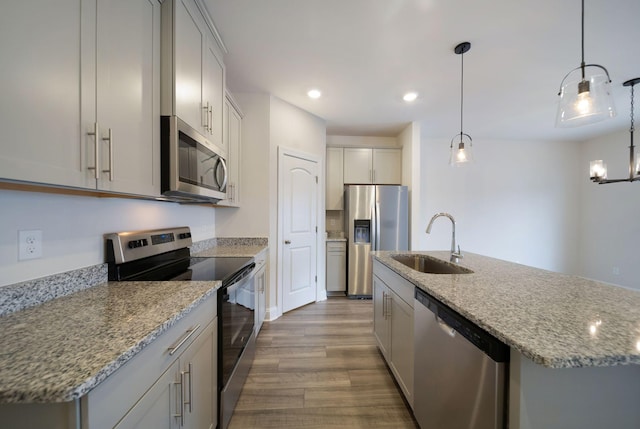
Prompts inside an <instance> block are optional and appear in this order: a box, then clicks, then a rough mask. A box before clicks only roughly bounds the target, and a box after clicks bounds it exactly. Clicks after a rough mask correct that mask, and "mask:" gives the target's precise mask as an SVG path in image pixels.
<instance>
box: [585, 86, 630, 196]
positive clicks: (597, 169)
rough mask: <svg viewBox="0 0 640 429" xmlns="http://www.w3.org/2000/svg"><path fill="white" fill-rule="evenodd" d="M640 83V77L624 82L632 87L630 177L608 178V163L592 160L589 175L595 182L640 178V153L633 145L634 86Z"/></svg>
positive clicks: (602, 182)
mask: <svg viewBox="0 0 640 429" xmlns="http://www.w3.org/2000/svg"><path fill="white" fill-rule="evenodd" d="M637 83H640V77H637V78H635V79H631V80H628V81H626V82H625V83H623V84H622V85H623V86H630V87H631V127H630V128H629V134H630V135H631V144H630V145H629V178H628V179H607V165H606V164H605V163H604V162H602V160H601V159H598V160H595V161H591V165H590V168H589V175H590V177H591V180H592V181H593V182H594V183H598V184H600V185H603V184H605V183H617V182H636V181H639V180H640V154H635V153H634V150H635V147H634V145H633V131H634V120H633V87H634V85H635V84H637Z"/></svg>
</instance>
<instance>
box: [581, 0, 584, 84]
mask: <svg viewBox="0 0 640 429" xmlns="http://www.w3.org/2000/svg"><path fill="white" fill-rule="evenodd" d="M581 40H582V62H581V63H580V68H581V69H582V80H584V67H585V64H584V0H582V37H581Z"/></svg>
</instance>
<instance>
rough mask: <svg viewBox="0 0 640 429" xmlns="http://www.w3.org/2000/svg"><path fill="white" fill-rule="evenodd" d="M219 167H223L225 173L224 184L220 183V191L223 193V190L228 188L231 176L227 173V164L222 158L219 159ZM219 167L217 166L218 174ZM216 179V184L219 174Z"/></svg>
mask: <svg viewBox="0 0 640 429" xmlns="http://www.w3.org/2000/svg"><path fill="white" fill-rule="evenodd" d="M217 164H218V165H222V171H224V176H223V177H224V178H223V180H222V184H220V182H218V186H219V187H220V191H222V190H223V189H225V188H226V187H227V180H228V179H229V174H228V171H227V163H226V162H225V161H224V159H223V158H222V157H218V163H217ZM218 165H217V166H216V172H217V171H218ZM215 179H216V182H217V181H218V176H217V174H216V175H215Z"/></svg>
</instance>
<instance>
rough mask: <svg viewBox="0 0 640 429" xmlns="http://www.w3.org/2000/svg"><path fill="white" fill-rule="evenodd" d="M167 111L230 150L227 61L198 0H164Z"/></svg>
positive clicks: (164, 101) (164, 108) (163, 106)
mask: <svg viewBox="0 0 640 429" xmlns="http://www.w3.org/2000/svg"><path fill="white" fill-rule="evenodd" d="M162 20H163V24H162V27H163V34H162V37H163V39H162V58H163V59H162V62H163V63H162V94H161V97H162V102H161V111H162V115H176V116H178V117H179V118H180V119H182V120H183V121H185V122H186V123H187V124H188V125H189V126H190V127H192V128H193V129H195V130H196V131H198V132H199V133H200V134H202V135H203V136H204V137H205V138H206V139H207V140H208V141H209V142H211V143H213V144H214V145H216V146H217V147H219V148H221V149H222V150H223V152H224V153H225V154H226V152H227V148H226V147H225V144H224V141H223V135H222V134H223V133H222V127H223V109H224V63H223V61H222V48H221V47H220V46H219V45H218V43H217V41H216V39H215V38H214V36H213V33H212V31H211V29H210V27H209V25H208V24H207V20H206V19H205V16H204V15H203V12H202V9H201V6H199V3H197V2H196V1H195V0H167V1H165V2H164V3H163V5H162Z"/></svg>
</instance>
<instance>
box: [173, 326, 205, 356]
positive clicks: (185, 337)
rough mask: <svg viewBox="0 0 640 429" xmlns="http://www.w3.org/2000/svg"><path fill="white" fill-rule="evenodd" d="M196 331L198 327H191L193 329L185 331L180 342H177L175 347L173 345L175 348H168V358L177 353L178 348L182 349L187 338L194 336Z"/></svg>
mask: <svg viewBox="0 0 640 429" xmlns="http://www.w3.org/2000/svg"><path fill="white" fill-rule="evenodd" d="M198 329H200V325H196V326H195V327H193V328H191V329H188V330H187V332H186V333H185V335H184V337H183V338H182V339H181V340H180V342H178V344H177V345H175V346H171V347H169V348H168V349H167V350H169V356H173V354H174V353H175V352H177V351H178V349H179V348H180V347H182V345H183V344H184V343H186V342H187V340H188V339H189V338H191V336H192V335H193V334H194V333H195V332H196V331H197V330H198Z"/></svg>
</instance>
